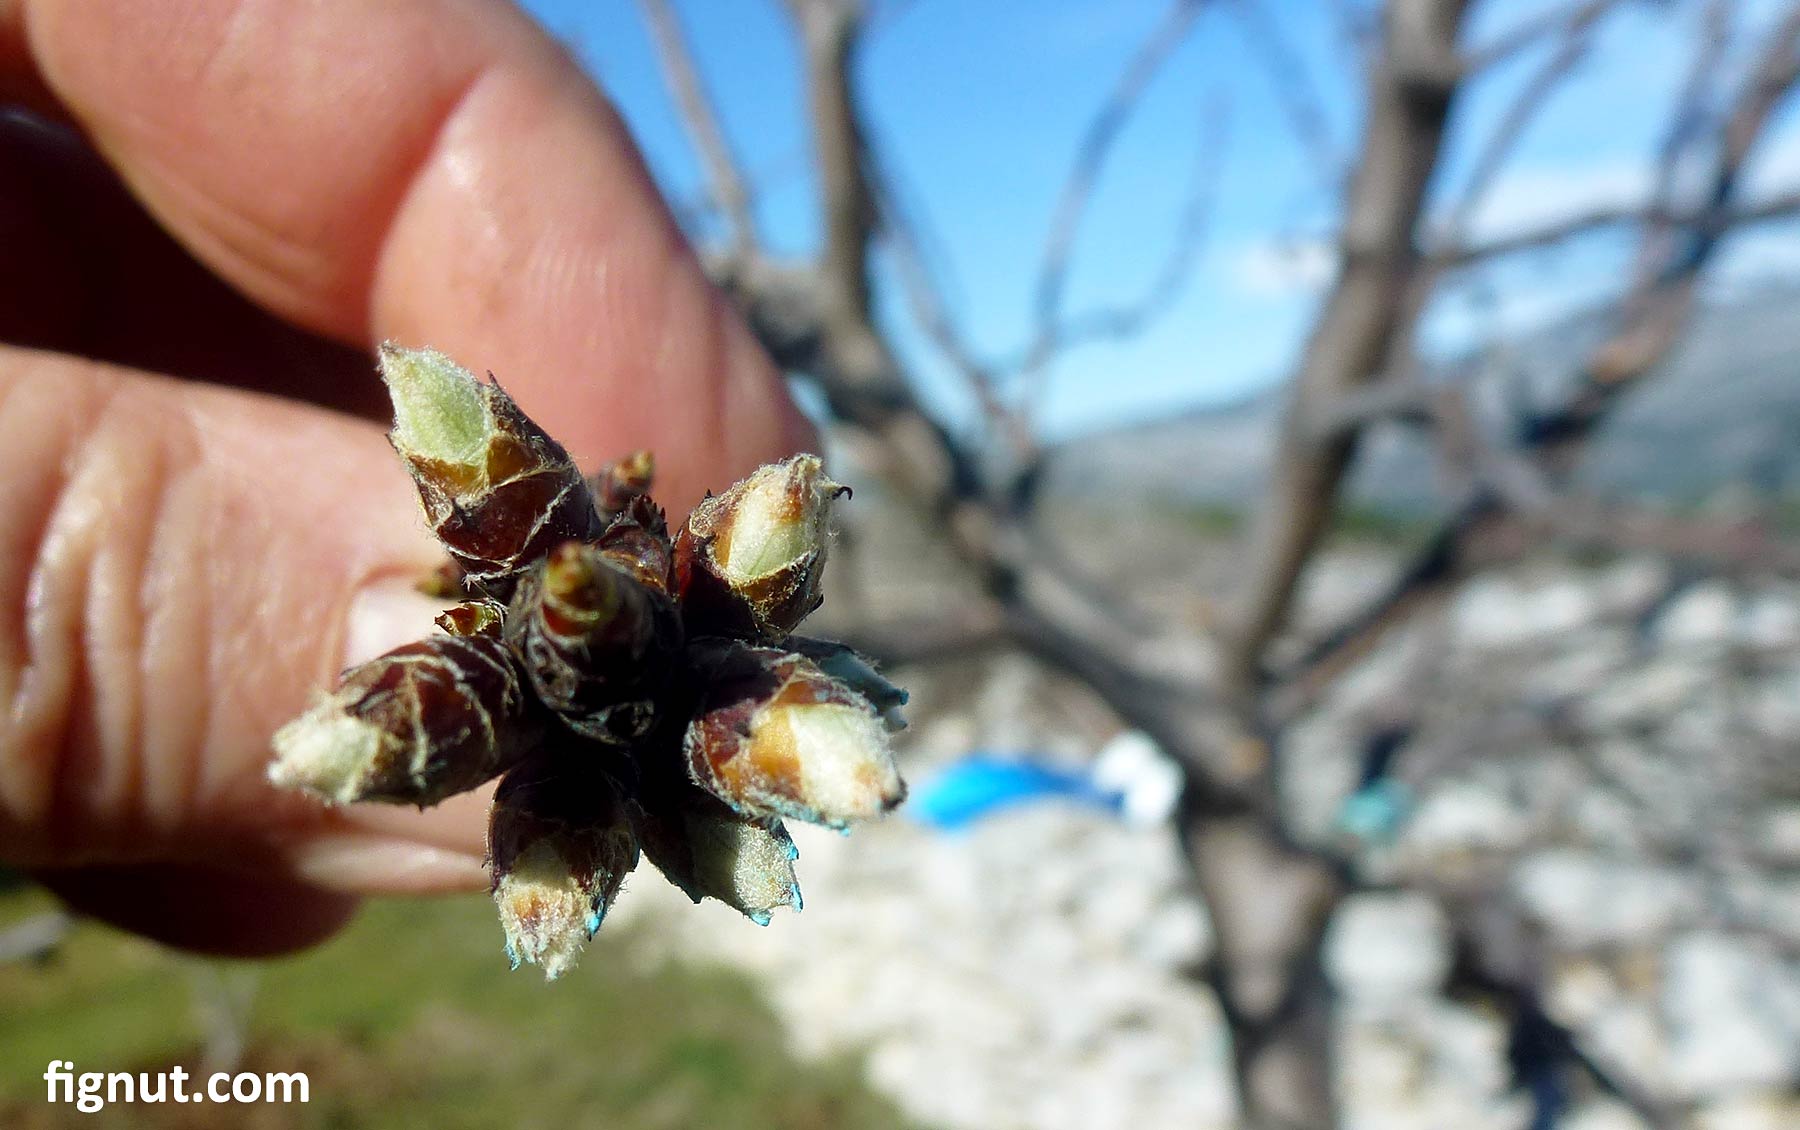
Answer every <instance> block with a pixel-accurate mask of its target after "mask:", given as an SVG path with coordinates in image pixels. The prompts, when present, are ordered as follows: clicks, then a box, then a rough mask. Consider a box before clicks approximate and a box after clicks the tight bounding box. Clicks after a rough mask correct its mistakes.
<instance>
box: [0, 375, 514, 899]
mask: <svg viewBox="0 0 1800 1130" xmlns="http://www.w3.org/2000/svg"><path fill="white" fill-rule="evenodd" d="M0 482H5V483H6V484H7V485H8V492H9V497H8V498H7V500H6V505H5V506H3V507H0V594H5V601H4V603H3V604H0V703H4V705H5V709H4V710H3V711H0V858H5V859H7V860H8V861H9V862H11V863H13V864H16V865H22V866H33V867H68V866H73V865H95V864H108V865H113V864H133V863H140V862H144V861H151V860H185V861H190V862H192V861H205V862H208V863H210V864H214V865H220V866H228V867H242V868H247V869H251V868H253V869H263V870H270V871H273V872H274V873H276V875H275V877H278V876H279V874H280V873H283V872H285V873H287V874H289V875H290V876H292V877H297V878H305V879H308V880H311V881H318V880H320V879H324V880H326V881H329V880H330V878H331V876H329V875H324V876H321V875H319V874H317V873H315V872H313V871H309V870H308V867H307V852H308V848H309V845H311V844H312V843H313V842H314V841H318V840H321V839H331V838H337V839H340V840H341V839H342V838H343V837H352V838H353V837H356V836H363V837H368V839H369V842H370V843H371V844H372V845H380V844H386V843H391V842H392V841H394V840H408V839H410V840H415V841H417V842H420V843H423V844H429V845H435V846H438V847H441V848H445V849H449V850H450V851H453V852H457V853H461V856H462V857H463V858H465V859H467V860H470V861H479V858H480V853H481V813H480V808H479V803H478V801H477V800H476V799H475V798H471V799H470V800H469V801H466V802H464V803H462V804H460V805H451V806H446V807H445V808H444V809H442V810H434V811H433V812H431V813H427V814H420V813H417V812H413V811H411V810H401V811H395V810H391V809H382V808H364V807H360V806H359V807H356V808H352V809H348V810H329V809H325V808H323V807H321V806H319V805H318V804H316V803H315V802H313V801H311V800H308V799H305V798H302V797H299V796H294V795H290V794H286V793H281V792H277V791H276V790H274V789H273V787H272V786H270V785H269V784H268V783H267V782H266V781H265V779H264V776H263V772H264V767H265V765H266V763H267V760H268V757H269V736H270V734H271V733H272V732H273V731H274V730H275V728H276V727H277V726H278V725H280V724H281V723H283V722H285V721H287V720H288V719H289V718H291V717H293V716H294V715H295V714H297V713H298V712H299V711H300V709H301V708H302V706H303V705H304V704H305V702H306V700H307V698H308V696H309V695H310V694H312V693H314V692H315V691H316V690H317V689H318V688H321V687H324V686H326V685H327V684H328V682H329V680H330V679H331V677H332V676H333V675H334V674H335V672H336V671H337V669H338V667H339V664H340V660H341V657H342V654H343V648H344V638H345V622H346V617H347V614H348V610H349V608H350V606H351V602H352V600H353V599H354V598H355V596H356V594H357V592H358V591H359V590H361V589H363V588H364V587H365V586H367V585H369V584H370V583H371V582H373V581H376V580H378V579H380V578H383V577H392V576H407V575H413V574H414V573H415V572H416V571H417V570H420V569H423V568H425V567H427V566H428V565H429V564H430V563H431V562H433V561H435V560H436V557H437V553H438V551H437V549H436V546H435V544H434V543H433V542H432V541H431V539H430V538H429V536H428V535H427V534H426V532H425V530H424V528H423V523H422V522H421V520H420V518H419V515H418V504H417V501H416V498H415V497H414V495H413V493H412V489H411V484H410V483H408V482H407V480H406V477H405V476H404V475H403V474H401V473H399V472H398V470H397V468H396V467H395V465H394V458H393V453H392V452H391V450H389V448H388V445H387V443H386V442H385V440H384V439H383V437H382V435H381V432H380V430H379V428H377V427H376V426H374V425H372V424H369V423H366V422H362V421H356V420H352V419H349V418H347V417H343V416H339V415H337V414H334V413H330V412H326V411H323V410H318V409H310V408H305V407H302V406H299V405H295V404H291V403H288V402H285V401H281V400H277V399H274V398H270V397H265V396H260V395H256V394H252V393H244V392H236V391H230V390H223V389H217V388H212V387H209V386H204V385H197V384H190V383H185V382H178V381H170V380H165V379H159V378H154V377H149V376H144V375H136V374H131V373H128V372H123V371H120V370H116V369H111V368H108V367H106V366H103V365H97V364H93V363H89V362H82V361H76V360H72V359H69V358H65V357H61V356H58V355H55V354H46V353H35V352H32V351H29V350H18V349H10V348H4V347H0ZM477 878H478V868H476V867H475V866H473V865H471V866H470V867H468V868H467V869H466V871H465V872H463V873H458V874H456V875H453V876H452V878H451V879H450V880H448V884H449V885H452V886H467V885H470V884H471V883H472V882H474V881H475V880H476V879H477ZM445 882H446V881H445V880H443V879H441V878H434V877H432V876H429V875H420V876H414V877H413V878H412V879H411V880H407V879H405V878H403V879H402V880H401V882H400V883H399V885H401V886H411V887H414V888H416V889H435V888H437V887H439V886H441V885H443V884H444V883H445ZM344 885H346V886H350V887H352V888H356V889H381V888H382V886H383V884H382V883H381V882H380V881H379V879H378V877H376V876H371V875H367V874H361V875H352V876H351V877H350V878H349V880H348V881H347V882H346V883H345V884H344Z"/></svg>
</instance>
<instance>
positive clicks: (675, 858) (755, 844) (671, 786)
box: [632, 751, 802, 926]
mask: <svg viewBox="0 0 1800 1130" xmlns="http://www.w3.org/2000/svg"><path fill="white" fill-rule="evenodd" d="M670 752H673V751H670ZM666 776H669V777H670V779H668V780H662V781H657V782H654V783H645V784H642V785H640V787H639V789H638V791H637V803H636V805H635V806H634V807H633V810H632V827H633V828H634V829H635V830H636V831H637V836H638V842H639V843H641V844H642V845H643V848H644V854H645V855H647V856H649V857H650V862H652V863H654V864H656V867H657V870H659V871H661V872H662V873H663V876H664V877H665V878H666V879H668V880H669V882H671V883H674V884H675V885H676V886H677V887H679V888H681V891H682V893H683V894H685V895H687V896H688V898H690V899H693V900H694V901H695V902H699V901H700V900H701V899H703V898H712V899H717V900H719V901H720V902H722V903H724V904H725V905H726V906H729V907H731V908H732V909H734V910H736V911H738V912H739V913H741V914H743V915H744V916H745V917H746V918H748V919H750V921H752V922H754V923H756V924H757V925H758V926H767V925H768V924H769V921H770V918H771V914H770V912H771V911H773V910H775V909H776V908H777V907H783V906H788V907H792V908H794V909H795V910H796V911H797V910H799V909H800V908H801V905H802V903H801V899H800V880H799V878H798V877H797V876H796V875H795V874H794V862H795V860H797V859H799V858H800V851H799V849H798V848H796V847H795V846H794V841H793V838H792V837H790V836H789V835H788V833H787V829H786V828H784V827H782V825H781V821H779V820H757V819H752V818H750V817H747V816H742V815H739V814H738V813H736V812H733V811H732V810H731V809H730V808H728V807H727V806H726V805H724V804H723V803H721V802H720V801H719V800H718V798H716V797H714V796H713V795H712V794H710V793H708V792H706V791H705V790H703V789H700V788H697V787H696V786H695V785H694V784H693V783H692V782H690V781H688V780H687V778H686V777H679V778H676V777H673V776H672V775H666Z"/></svg>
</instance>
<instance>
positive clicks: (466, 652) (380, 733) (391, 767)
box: [269, 627, 542, 806]
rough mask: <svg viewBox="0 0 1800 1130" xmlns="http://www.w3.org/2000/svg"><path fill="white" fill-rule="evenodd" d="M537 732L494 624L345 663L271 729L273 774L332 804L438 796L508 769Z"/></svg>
mask: <svg viewBox="0 0 1800 1130" xmlns="http://www.w3.org/2000/svg"><path fill="white" fill-rule="evenodd" d="M541 732H542V725H541V722H540V716H539V715H538V713H537V712H536V711H535V710H533V709H532V708H531V704H530V700H529V699H528V698H527V697H526V695H525V692H524V688H523V686H522V685H521V681H520V679H519V675H518V672H517V670H516V669H515V668H514V667H513V664H512V659H511V657H510V656H509V655H508V653H507V648H506V645H505V643H504V642H502V640H501V639H500V635H499V633H498V632H497V631H495V630H493V629H492V628H491V627H490V628H489V629H488V630H486V631H485V632H481V633H479V634H475V635H468V636H450V635H444V636H432V637H430V638H429V639H424V640H420V641H418V642H416V643H410V644H407V645H405V646H404V647H400V648H396V649H394V650H393V651H390V652H388V653H387V654H386V655H383V656H381V657H379V658H377V659H373V660H370V661H369V662H367V663H364V664H362V665H361V666H358V667H353V668H351V669H350V670H349V671H347V672H345V673H344V676H343V678H342V680H341V681H340V682H339V684H338V688H337V690H336V691H334V692H333V693H331V694H330V695H328V696H322V697H321V698H320V699H319V700H318V701H317V702H316V703H315V704H314V705H313V707H312V708H311V709H310V710H308V711H307V712H306V713H305V714H302V715H301V716H300V717H298V718H296V719H294V720H293V721H292V722H289V723H288V724H287V725H286V726H283V727H282V728H281V729H280V730H278V731H276V734H275V739H274V745H275V760H274V761H273V762H272V763H271V764H270V765H269V779H270V780H271V781H273V782H274V783H275V784H277V785H281V786H283V787H285V788H294V789H302V790H304V791H306V792H309V793H312V794H314V795H315V796H318V797H320V798H322V799H324V800H326V801H329V802H331V803H333V804H349V803H350V802H352V801H358V800H380V801H389V802H392V803H396V804H417V805H420V806H424V805H429V804H436V803H437V802H438V801H440V800H443V799H444V798H445V797H448V796H452V795H454V794H456V793H460V792H464V791H466V790H468V789H472V788H474V787H475V786H477V785H479V784H481V783H482V782H484V781H487V780H488V779H489V778H492V777H494V776H496V775H498V774H499V773H502V772H504V771H505V770H506V769H507V768H509V767H510V766H512V765H513V764H514V763H515V762H517V761H518V760H519V759H520V758H522V757H524V755H525V754H526V753H528V752H529V751H530V750H531V749H532V747H533V746H534V745H535V744H536V743H537V741H538V737H539V735H540V734H541Z"/></svg>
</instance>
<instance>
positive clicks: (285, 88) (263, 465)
mask: <svg viewBox="0 0 1800 1130" xmlns="http://www.w3.org/2000/svg"><path fill="white" fill-rule="evenodd" d="M4 105H12V106H22V107H24V108H26V109H28V110H29V111H30V116H26V115H22V114H13V115H10V116H8V115H0V264H3V270H0V342H3V343H5V344H0V483H4V484H5V486H6V491H5V493H4V495H3V496H0V702H3V703H4V707H5V709H4V710H3V711H0V861H4V862H5V863H7V864H9V865H13V866H18V867H23V868H27V869H30V870H32V871H33V872H34V873H36V874H37V875H38V876H39V877H40V878H41V879H43V881H45V882H46V883H47V884H48V885H49V886H51V887H52V888H53V889H54V890H56V891H58V892H59V893H60V894H61V895H62V897H64V898H65V899H66V900H68V901H69V902H70V903H71V904H72V905H73V906H75V907H76V908H77V909H79V910H82V911H84V912H87V913H90V914H94V915H96V916H98V917H101V918H105V919H108V920H110V921H113V922H115V923H117V924H120V925H123V926H125V927H128V928H130V929H133V930H137V931H140V932H142V933H145V934H148V935H150V936H153V937H157V938H160V939H162V940H165V941H170V942H173V943H175V944H180V945H184V946H189V947H192V948H198V949H203V950H209V951H214V952H226V953H239V954H261V953H273V952H279V951H281V950H285V949H291V948H295V947H298V946H302V945H306V944H309V943H311V942H313V941H316V940H318V939H320V938H322V937H324V936H326V935H328V934H329V933H331V932H332V931H333V930H334V929H336V928H337V927H338V926H339V925H340V924H341V923H342V922H343V921H344V920H345V919H346V917H347V916H348V915H349V913H350V912H351V910H352V909H353V907H354V903H355V896H356V895H359V894H365V893H373V892H395V891H400V892H430V891H446V890H461V889H472V888H479V887H480V886H482V885H484V884H485V881H486V880H485V875H484V873H483V869H482V853H483V848H482V829H483V821H484V812H485V809H486V804H487V794H486V791H485V790H484V791H483V792H482V793H480V794H471V795H466V796H463V797H460V798H457V799H456V800H455V801H452V802H450V803H447V804H445V805H442V806H440V807H439V808H436V809H432V810H430V811H428V812H416V811H412V810H400V809H389V808H380V807H374V806H357V807H354V808H350V809H340V810H333V809H325V808H321V807H319V806H318V805H316V804H315V803H313V802H310V801H308V800H305V799H302V798H300V797H297V796H294V795H290V794H285V793H280V792H277V791H276V790H274V789H273V788H271V787H270V786H269V785H268V784H267V782H266V781H265V779H264V775H263V770H264V766H265V764H266V762H267V760H268V756H269V736H270V734H271V733H272V732H273V730H274V729H275V728H276V726H278V725H279V724H281V723H282V722H284V721H286V720H287V719H289V718H290V717H292V716H293V715H295V714H296V713H298V712H299V710H300V709H301V707H302V706H303V705H304V704H305V702H306V700H307V699H308V697H309V696H310V694H311V693H312V692H313V691H314V690H316V689H318V688H319V687H321V686H324V685H326V684H327V683H328V681H329V680H330V678H331V677H332V675H333V674H335V672H336V671H337V670H338V669H339V668H340V667H341V666H343V665H344V663H345V662H346V661H347V659H350V658H361V657H366V656H368V655H372V654H374V653H375V652H378V651H380V650H382V649H384V648H386V647H388V646H391V645H393V644H396V643H398V642H401V641H402V640H404V639H407V638H411V637H413V636H416V635H419V634H422V631H423V630H424V628H425V626H427V625H428V623H429V618H428V616H426V615H421V613H420V610H419V608H418V607H417V605H418V600H417V598H414V597H412V596H411V595H410V594H409V593H408V591H407V587H408V582H409V581H410V580H411V579H412V578H413V577H414V576H416V575H417V574H418V573H419V572H421V571H422V570H425V569H428V568H429V567H430V566H431V565H432V563H434V562H435V561H436V560H437V552H438V551H437V549H436V546H435V543H434V542H433V541H432V540H431V538H430V537H429V536H428V534H427V533H426V532H425V529H424V526H423V523H422V521H421V519H420V517H419V515H418V503H417V499H416V496H415V495H414V494H413V491H412V487H411V484H410V483H409V482H408V480H407V477H406V475H405V474H404V473H403V472H402V471H401V469H400V467H399V466H398V464H397V462H396V461H395V459H394V456H393V453H392V452H391V451H390V450H389V448H388V445H387V443H386V442H385V440H384V439H383V437H382V428H381V427H380V426H379V425H378V424H376V423H375V422H373V420H372V419H358V418H356V416H357V415H362V416H367V417H375V416H378V415H379V414H380V413H381V411H382V409H383V398H382V394H381V388H380V383H379V381H378V380H377V379H376V377H375V375H374V371H373V363H372V360H371V357H370V353H369V350H370V348H371V347H372V346H373V345H374V344H375V343H377V342H379V341H381V340H383V339H393V340H396V341H400V342H403V343H406V344H410V345H428V346H431V347H433V348H436V349H441V350H443V351H444V352H446V353H449V354H450V355H452V356H454V357H456V358H458V359H459V360H461V361H462V362H464V363H465V364H467V365H469V366H471V367H473V368H476V369H478V370H479V369H492V370H493V371H494V372H495V373H497V374H498V375H499V376H500V378H501V380H502V381H504V382H505V384H506V386H507V389H508V391H510V392H511V393H512V394H513V395H514V397H515V398H516V399H517V400H518V401H519V402H520V404H521V405H522V406H523V407H524V408H525V410H526V411H527V412H529V413H530V414H531V415H533V416H534V417H536V418H537V419H539V420H541V421H543V422H544V423H545V425H546V426H547V427H549V428H550V430H551V431H553V432H554V433H555V434H556V436H557V437H558V438H559V439H560V440H562V441H563V442H564V443H565V444H566V445H567V446H568V447H569V449H570V451H571V452H572V453H574V454H575V455H576V457H577V459H579V460H580V461H581V462H582V463H583V465H584V466H587V467H589V468H590V469H591V468H592V467H593V466H594V465H596V464H598V463H599V462H601V461H604V460H605V459H608V458H611V457H615V456H617V455H619V454H622V453H623V452H625V451H626V450H628V449H631V448H634V447H648V448H651V449H653V450H654V451H655V452H656V455H657V457H658V468H659V486H658V490H657V496H658V498H659V499H662V500H663V501H664V502H665V503H667V504H669V505H670V506H671V507H672V509H673V511H674V513H676V514H680V513H682V512H683V511H684V510H685V508H686V506H687V505H688V504H690V503H691V502H693V501H694V500H696V499H697V498H698V497H699V496H700V494H701V492H702V490H703V489H704V488H705V487H707V486H719V485H723V484H725V483H729V482H731V481H732V480H734V479H736V478H737V477H739V476H740V475H742V474H743V473H745V472H746V471H748V470H749V469H750V468H752V467H754V466H755V465H757V464H758V463H761V462H764V461H766V460H770V459H774V458H777V457H779V456H781V455H784V454H786V453H788V452H791V451H793V450H796V449H798V448H801V447H805V446H808V445H809V441H810V433H809V431H808V429H807V426H806V424H805V422H804V420H803V418H802V417H800V416H799V415H798V414H797V413H796V412H795V411H794V409H793V407H792V405H791V403H790V402H789V401H788V399H787V397H786V393H785V391H784V390H783V388H782V386H781V383H780V380H779V376H778V374H777V373H776V372H775V371H774V370H773V368H772V367H771V365H770V364H769V362H768V360H767V359H766V358H765V357H764V355H763V354H762V352H761V351H760V349H759V348H758V347H757V345H756V344H755V343H754V341H753V340H752V339H751V338H750V336H749V335H748V333H747V332H746V331H745V329H744V328H743V327H742V325H741V324H740V323H739V322H738V321H737V320H736V318H735V316H734V315H733V314H732V312H731V311H730V310H729V309H728V308H727V307H726V306H725V305H724V304H723V303H722V301H721V300H720V299H719V297H718V296H717V295H716V294H715V293H714V292H713V291H712V289H711V288H710V287H709V286H708V285H707V283H706V281H705V278H704V276H703V275H702V273H701V271H700V269H699V267H698V265H697V263H696V262H695V260H694V258H693V256H692V255H691V254H690V252H689V250H688V249H687V247H686V245H685V244H684V242H683V240H682V238H681V235H680V233H679V231H678V230H677V229H676V227H675V225H674V223H673V221H672V220H671V219H670V217H669V215H668V213H667V212H666V210H665V209H664V208H663V206H662V204H661V203H660V201H659V200H658V198H657V195H656V191H655V189H654V186H653V185H652V183H651V181H650V179H649V177H648V175H647V174H646V173H645V171H644V168H643V166H642V163H641V162H640V160H639V158H638V157H637V155H636V153H635V151H634V149H633V147H632V145H631V142H630V141H629V139H628V137H627V135H626V131H625V129H624V127H623V125H622V124H621V123H620V121H619V119H618V118H617V116H616V115H615V114H614V113H613V111H612V110H611V108H610V107H609V106H608V105H607V104H606V103H605V101H604V100H603V98H602V97H601V96H600V94H599V93H598V92H597V91H596V90H595V89H594V87H593V85H592V84H591V83H590V82H589V81H588V79H587V78H586V77H585V76H584V75H583V74H582V73H581V71H580V70H579V68H578V67H577V66H576V65H575V64H574V63H573V62H572V61H571V60H570V59H569V58H568V57H567V56H566V55H565V54H564V53H563V52H562V51H561V50H560V49H559V48H558V47H556V46H555V45H554V44H553V43H552V42H551V41H550V40H549V39H548V38H547V37H546V36H545V35H544V34H543V33H542V31H541V30H539V29H538V28H537V27H536V26H535V25H533V24H532V23H531V22H530V21H529V20H528V19H527V18H526V17H524V16H523V15H522V14H520V13H519V12H517V11H515V10H513V9H512V8H510V7H508V6H505V5H502V4H499V3H485V2H480V0H386V2H382V3H367V4H359V3H354V2H351V0H343V2H329V3H309V4H295V3H291V2H288V0H196V2H191V3H175V2H174V0H167V2H161V3H140V4H130V5H125V4H117V5H113V4H109V5H79V4H64V3H54V2H48V0H40V2H34V0H0V106H4ZM121 182H122V183H121ZM127 189H128V190H129V191H127ZM134 198H135V199H134ZM153 373H154V374H166V375H152V374H153ZM171 378H183V379H171ZM301 402H307V403H301Z"/></svg>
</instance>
